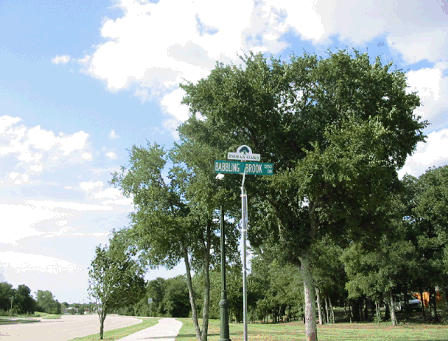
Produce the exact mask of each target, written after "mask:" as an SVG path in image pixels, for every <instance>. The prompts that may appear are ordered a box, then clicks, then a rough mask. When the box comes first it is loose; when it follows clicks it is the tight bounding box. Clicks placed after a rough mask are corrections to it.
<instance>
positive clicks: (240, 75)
mask: <svg viewBox="0 0 448 341" xmlns="http://www.w3.org/2000/svg"><path fill="white" fill-rule="evenodd" d="M242 60H243V64H244V65H243V66H234V65H223V64H218V65H217V66H216V67H215V69H214V70H212V72H211V73H210V75H209V76H208V77H207V78H205V79H202V80H200V81H199V82H197V83H196V84H192V83H187V84H184V85H182V88H183V89H184V90H185V91H186V96H185V97H184V101H183V103H184V104H187V105H188V106H189V107H190V112H191V115H190V118H189V119H188V120H187V121H186V122H185V123H184V124H183V125H182V126H181V127H180V129H179V132H180V136H181V139H182V140H183V141H184V142H189V143H203V144H205V145H208V146H210V148H214V150H217V153H216V154H215V155H213V157H211V158H210V160H209V169H210V172H212V170H213V158H216V159H217V158H223V157H225V156H226V153H227V152H228V151H234V150H235V149H236V147H237V146H238V145H243V144H245V145H249V146H250V147H252V149H253V151H254V152H256V153H259V154H261V155H262V160H263V161H264V162H272V163H274V167H275V173H276V174H275V175H274V176H269V177H268V176H266V177H260V178H258V179H256V180H255V179H254V180H249V181H248V182H247V190H248V193H249V196H250V197H255V196H257V197H258V198H261V200H259V201H258V202H256V203H252V206H251V207H252V208H251V215H252V216H251V221H252V223H251V225H250V228H251V233H250V236H249V238H252V242H253V243H256V241H257V238H256V237H257V236H261V235H263V238H258V240H261V239H263V240H265V239H266V238H268V237H269V236H270V237H271V238H272V239H273V240H276V241H277V242H278V243H280V244H281V245H282V249H283V250H285V252H286V253H287V254H288V258H289V259H290V260H291V261H292V262H293V263H294V264H297V265H299V266H300V267H301V272H302V278H303V281H304V296H305V319H306V328H305V329H306V331H305V333H306V339H307V340H317V330H316V323H315V306H314V302H315V294H314V282H313V277H312V268H311V261H312V259H311V247H312V244H313V242H314V241H315V240H316V238H317V237H318V236H319V235H320V234H326V233H329V234H332V235H333V236H338V237H343V238H347V239H355V238H357V239H359V238H363V237H364V236H366V235H369V234H370V235H374V234H375V233H376V232H375V231H373V230H374V228H377V226H378V225H377V224H375V220H376V219H380V218H381V216H382V215H383V214H384V211H382V210H381V209H378V207H380V208H383V207H384V205H378V204H379V203H384V201H385V200H387V195H386V193H388V192H390V191H393V190H394V187H395V186H396V184H397V182H398V179H397V170H398V169H399V168H401V167H402V166H403V165H404V162H405V160H406V157H407V156H408V155H409V154H411V153H412V152H413V150H414V149H415V146H416V143H417V142H418V141H422V140H423V138H424V136H423V134H422V129H423V128H424V127H425V123H424V122H421V121H420V120H419V117H417V116H416V115H414V109H415V108H416V107H418V106H419V105H420V101H419V98H418V96H417V94H415V93H407V92H406V87H407V85H406V77H405V74H404V73H403V72H401V71H399V70H393V71H391V66H392V63H388V64H386V65H383V64H382V63H381V61H380V59H379V58H377V59H376V60H375V62H373V63H371V61H370V59H369V57H368V55H367V54H359V53H358V52H356V51H355V52H354V54H350V53H348V52H346V51H339V52H337V53H330V56H329V57H328V58H326V59H322V58H318V57H317V56H315V55H309V54H305V55H304V56H302V57H295V56H292V57H291V58H290V60H289V61H288V62H282V61H281V60H279V59H275V58H271V59H270V60H267V59H266V58H264V57H263V56H262V55H250V56H245V57H243V58H242ZM255 226H257V227H259V228H260V229H259V230H257V232H255Z"/></svg>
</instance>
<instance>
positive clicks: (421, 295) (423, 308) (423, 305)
mask: <svg viewBox="0 0 448 341" xmlns="http://www.w3.org/2000/svg"><path fill="white" fill-rule="evenodd" d="M420 302H421V304H422V316H423V322H426V313H425V302H423V288H421V287H420Z"/></svg>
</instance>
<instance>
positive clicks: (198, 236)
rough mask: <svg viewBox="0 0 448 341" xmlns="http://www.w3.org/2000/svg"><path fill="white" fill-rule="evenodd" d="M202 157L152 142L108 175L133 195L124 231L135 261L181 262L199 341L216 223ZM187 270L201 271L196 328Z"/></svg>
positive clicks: (215, 192) (212, 187)
mask: <svg viewBox="0 0 448 341" xmlns="http://www.w3.org/2000/svg"><path fill="white" fill-rule="evenodd" d="M206 155H207V149H203V150H200V149H194V148H187V146H183V147H182V148H181V147H179V146H178V147H177V148H176V149H175V150H173V151H171V152H170V153H168V152H166V151H165V150H164V149H163V148H162V147H161V146H159V145H157V144H153V145H151V144H148V146H147V147H137V146H133V147H132V150H131V152H130V160H129V163H130V166H129V168H126V167H122V170H121V172H117V173H115V174H114V175H113V179H112V184H114V185H115V186H117V187H119V188H120V189H122V191H123V193H124V194H125V195H126V196H128V197H132V198H133V202H134V207H135V210H134V212H132V213H131V214H130V217H131V227H130V229H129V230H128V232H129V234H130V235H132V236H133V241H134V245H135V246H136V248H137V249H138V250H139V251H140V257H141V259H142V260H143V261H144V262H146V264H148V265H149V266H150V267H152V268H155V267H158V266H165V267H167V268H172V267H174V266H175V265H176V264H178V263H179V262H180V261H183V262H184V264H185V268H186V280H187V286H188V291H189V298H190V305H191V311H192V318H193V323H194V326H195V330H196V337H197V339H198V340H202V341H205V340H207V333H208V320H209V303H210V276H209V271H210V267H211V265H212V264H213V263H214V262H216V261H217V259H218V257H217V255H216V253H215V254H212V252H211V250H218V249H219V237H218V235H217V233H218V231H219V224H218V223H217V220H216V219H215V218H216V209H217V208H218V207H219V205H218V200H217V198H218V197H219V193H220V191H219V189H218V187H217V182H216V180H215V179H214V175H213V173H212V172H205V171H204V168H203V167H201V160H202V158H204V157H205V156H206ZM207 170H208V169H207ZM235 233H236V232H235V229H228V236H229V237H230V242H231V243H230V244H231V245H233V250H235V249H236V237H235ZM232 236H233V237H232ZM232 241H233V242H232ZM192 270H196V271H200V272H202V273H203V274H204V277H203V279H204V288H205V289H204V296H203V301H204V303H203V305H202V307H203V310H202V319H203V323H202V327H200V326H199V317H198V305H197V303H196V299H197V297H196V296H197V295H196V294H195V292H194V288H193V283H192V276H191V272H192Z"/></svg>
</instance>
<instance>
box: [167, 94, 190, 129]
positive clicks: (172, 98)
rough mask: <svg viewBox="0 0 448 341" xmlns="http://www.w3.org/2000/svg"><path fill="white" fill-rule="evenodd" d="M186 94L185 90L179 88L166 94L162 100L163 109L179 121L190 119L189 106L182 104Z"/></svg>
mask: <svg viewBox="0 0 448 341" xmlns="http://www.w3.org/2000/svg"><path fill="white" fill-rule="evenodd" d="M184 95H185V91H184V90H183V89H181V88H179V89H176V90H174V91H173V92H171V93H169V94H167V95H165V96H164V97H163V98H162V100H161V101H160V103H161V105H162V109H163V111H165V112H166V113H168V114H171V115H172V116H174V117H175V118H177V120H178V121H179V122H183V121H185V120H187V119H188V106H186V105H184V104H181V101H182V98H183V97H184Z"/></svg>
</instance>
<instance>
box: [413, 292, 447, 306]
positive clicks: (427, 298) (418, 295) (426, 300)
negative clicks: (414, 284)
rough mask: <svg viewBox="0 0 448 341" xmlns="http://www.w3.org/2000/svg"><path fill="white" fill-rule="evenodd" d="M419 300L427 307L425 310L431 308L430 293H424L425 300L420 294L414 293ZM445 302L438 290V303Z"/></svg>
mask: <svg viewBox="0 0 448 341" xmlns="http://www.w3.org/2000/svg"><path fill="white" fill-rule="evenodd" d="M413 295H414V296H415V297H416V298H417V299H419V300H420V301H421V302H423V304H424V305H425V308H428V307H429V292H427V291H425V292H423V300H422V299H421V297H420V293H416V292H415V293H414V294H413ZM440 302H443V299H442V295H441V294H440V292H439V290H436V303H440Z"/></svg>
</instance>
